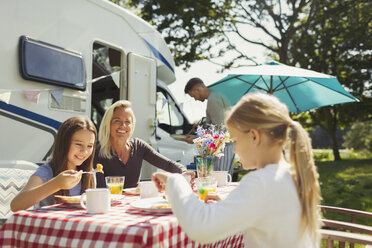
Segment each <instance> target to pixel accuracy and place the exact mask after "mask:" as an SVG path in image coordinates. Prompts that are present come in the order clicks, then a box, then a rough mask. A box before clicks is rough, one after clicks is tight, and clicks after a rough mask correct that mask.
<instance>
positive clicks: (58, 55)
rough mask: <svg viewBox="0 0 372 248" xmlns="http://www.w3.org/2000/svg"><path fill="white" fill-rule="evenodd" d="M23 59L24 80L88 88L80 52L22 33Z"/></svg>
mask: <svg viewBox="0 0 372 248" xmlns="http://www.w3.org/2000/svg"><path fill="white" fill-rule="evenodd" d="M19 58H20V61H19V62H20V71H21V75H22V77H23V78H24V79H27V80H33V81H37V82H42V83H47V84H53V85H58V86H62V87H67V88H72V89H77V90H85V87H86V82H85V68H84V63H83V58H82V55H81V54H80V53H77V52H73V51H69V50H67V49H64V48H62V47H58V46H55V45H52V44H49V43H45V42H42V41H38V40H34V39H31V38H29V37H26V36H21V38H20V43H19Z"/></svg>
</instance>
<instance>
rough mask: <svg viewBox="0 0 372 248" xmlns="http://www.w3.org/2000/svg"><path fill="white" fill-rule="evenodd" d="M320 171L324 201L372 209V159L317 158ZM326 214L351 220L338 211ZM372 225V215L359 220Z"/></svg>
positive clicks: (331, 217)
mask: <svg viewBox="0 0 372 248" xmlns="http://www.w3.org/2000/svg"><path fill="white" fill-rule="evenodd" d="M316 165H317V167H318V171H319V175H320V183H321V191H322V197H323V201H322V204H323V205H330V206H337V207H345V208H352V209H358V210H363V211H369V212H372V159H363V160H358V159H350V160H342V161H339V162H333V161H332V162H331V161H328V162H316ZM325 217H327V218H330V219H339V220H344V221H350V218H348V217H347V216H345V217H343V216H340V215H339V214H336V213H329V214H328V213H327V214H326V215H325ZM358 221H359V222H360V223H361V224H368V225H372V220H371V219H368V218H367V219H360V220H358Z"/></svg>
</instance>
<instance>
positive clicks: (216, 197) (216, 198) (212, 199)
mask: <svg viewBox="0 0 372 248" xmlns="http://www.w3.org/2000/svg"><path fill="white" fill-rule="evenodd" d="M216 201H221V197H220V196H219V195H217V194H216V192H208V194H207V196H206V197H205V199H204V202H205V203H212V202H216Z"/></svg>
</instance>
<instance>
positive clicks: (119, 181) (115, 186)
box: [105, 176, 125, 195]
mask: <svg viewBox="0 0 372 248" xmlns="http://www.w3.org/2000/svg"><path fill="white" fill-rule="evenodd" d="M105 180H106V185H107V187H109V189H110V190H111V194H119V195H121V194H122V193H123V187H124V180H125V177H116V176H108V177H105Z"/></svg>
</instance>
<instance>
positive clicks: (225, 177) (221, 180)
mask: <svg viewBox="0 0 372 248" xmlns="http://www.w3.org/2000/svg"><path fill="white" fill-rule="evenodd" d="M212 177H214V178H216V180H217V186H218V187H220V186H225V185H227V183H230V182H231V175H230V174H229V173H228V172H227V171H212Z"/></svg>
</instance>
